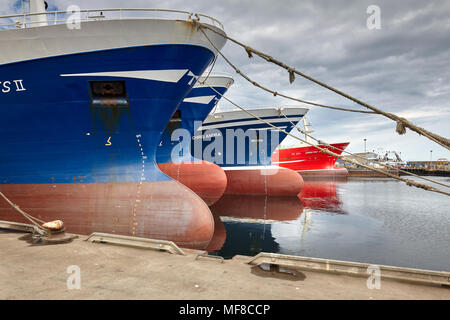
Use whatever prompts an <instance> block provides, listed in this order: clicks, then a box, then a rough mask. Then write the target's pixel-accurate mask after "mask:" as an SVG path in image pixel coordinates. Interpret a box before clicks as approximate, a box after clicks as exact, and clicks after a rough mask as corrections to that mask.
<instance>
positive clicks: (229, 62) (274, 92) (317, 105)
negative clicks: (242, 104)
mask: <svg viewBox="0 0 450 320" xmlns="http://www.w3.org/2000/svg"><path fill="white" fill-rule="evenodd" d="M200 30H201V31H202V32H203V34H204V35H205V37H206V38H207V39H208V41H209V42H210V43H211V45H212V46H213V47H214V49H215V50H216V51H217V52H218V53H219V54H220V56H221V57H222V58H223V59H224V60H225V61H226V62H227V63H228V64H229V65H230V66H231V67H232V68H233V69H234V70H235V71H236V73H238V74H239V75H241V76H242V77H243V78H244V79H246V80H247V81H248V82H250V83H251V84H253V85H254V86H255V87H258V88H260V89H262V90H264V91H267V92H269V93H271V94H273V96H275V97H276V96H280V97H282V98H286V99H289V100H293V101H297V102H301V103H305V104H309V105H312V106H316V107H322V108H327V109H332V110H338V111H347V112H357V113H368V114H376V112H373V111H366V110H355V109H348V108H341V107H335V106H328V105H324V104H320V103H315V102H311V101H307V100H302V99H298V98H294V97H291V96H288V95H285V94H283V93H280V92H277V91H273V90H271V89H268V88H266V87H264V86H262V85H260V84H259V83H257V82H256V81H254V80H252V79H250V78H249V77H248V76H247V75H245V74H244V73H242V71H241V70H239V69H238V68H237V67H236V66H235V65H234V64H233V63H232V62H231V61H230V60H229V59H228V58H227V57H226V56H225V55H224V54H223V53H222V52H221V51H220V50H219V49H218V48H217V47H216V46H215V45H214V43H213V42H212V41H211V40H210V38H209V37H208V36H207V35H206V33H205V32H204V30H203V29H200Z"/></svg>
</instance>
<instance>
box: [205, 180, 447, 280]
mask: <svg viewBox="0 0 450 320" xmlns="http://www.w3.org/2000/svg"><path fill="white" fill-rule="evenodd" d="M432 178H433V179H435V180H438V181H441V182H445V183H447V184H449V183H450V178H445V177H432ZM440 188H445V187H440ZM212 211H213V213H214V215H215V221H216V231H215V235H214V238H213V241H212V242H211V245H210V248H209V251H210V253H211V254H216V255H220V256H223V257H224V258H231V257H233V256H234V255H236V254H241V255H249V256H253V255H256V254H258V253H259V252H273V253H282V254H288V255H298V256H305V257H316V258H328V259H336V260H348V261H356V262H364V263H371V264H381V265H391V266H399V267H408V268H420V269H429V270H438V271H450V202H449V200H448V197H447V196H445V195H441V194H437V193H432V192H427V191H424V190H421V189H417V188H414V187H408V186H407V185H406V184H404V183H402V182H400V181H396V180H393V179H389V178H353V179H352V178H349V179H348V180H344V181H336V180H330V179H328V180H306V181H305V186H304V188H303V190H302V193H301V194H300V197H299V198H291V197H270V198H265V197H252V196H247V197H243V196H228V197H224V198H223V199H221V200H220V201H219V202H218V203H217V204H215V205H214V206H213V207H212Z"/></svg>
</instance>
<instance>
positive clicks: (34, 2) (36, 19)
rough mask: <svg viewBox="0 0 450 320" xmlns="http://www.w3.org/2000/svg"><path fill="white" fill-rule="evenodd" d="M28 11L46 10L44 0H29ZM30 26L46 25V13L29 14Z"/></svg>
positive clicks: (42, 11)
mask: <svg viewBox="0 0 450 320" xmlns="http://www.w3.org/2000/svg"><path fill="white" fill-rule="evenodd" d="M29 1H30V12H29V13H44V12H45V11H46V5H47V4H46V2H45V1H44V0H29ZM30 26H31V27H45V26H48V21H47V15H46V14H39V15H35V16H30Z"/></svg>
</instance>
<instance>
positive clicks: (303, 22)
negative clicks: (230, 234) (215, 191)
mask: <svg viewBox="0 0 450 320" xmlns="http://www.w3.org/2000/svg"><path fill="white" fill-rule="evenodd" d="M14 2H15V1H12V0H0V4H1V6H0V11H1V12H2V13H6V12H8V13H10V12H11V10H13V3H14ZM47 2H48V3H49V5H50V8H51V9H54V8H58V9H66V8H67V7H68V6H69V5H71V4H76V5H79V6H80V7H81V8H83V9H87V8H103V7H108V8H120V7H123V6H124V1H123V0H47ZM370 5H377V6H378V7H379V8H380V17H381V28H380V29H369V28H368V27H367V19H368V18H370V16H371V14H368V13H367V8H368V7H369V6H370ZM126 6H127V7H132V8H140V7H152V8H170V9H180V10H187V11H192V12H200V13H204V14H208V15H211V16H213V17H215V18H217V19H219V20H220V21H221V22H222V23H223V24H224V25H225V29H226V32H227V33H228V35H230V36H231V37H234V38H236V39H238V40H240V41H242V42H245V43H247V44H248V45H250V46H252V47H254V48H256V49H259V50H261V51H263V52H266V53H268V54H270V55H272V56H274V57H276V58H278V59H279V60H282V61H283V62H285V63H286V64H289V65H291V66H294V67H296V68H297V69H298V70H301V71H303V72H305V73H307V74H309V75H311V76H313V77H315V78H317V79H319V80H321V81H324V82H326V83H328V84H330V85H332V86H334V87H336V88H338V89H340V90H342V91H344V92H347V93H350V94H352V95H353V96H355V97H357V98H360V99H362V100H363V101H365V102H368V103H369V104H372V105H374V106H376V107H378V108H381V109H383V110H385V111H388V112H393V113H396V114H398V115H400V116H403V117H406V118H407V119H409V120H411V121H413V122H414V123H416V124H418V125H420V126H422V127H424V128H426V129H428V130H430V131H433V132H435V133H437V134H440V135H443V136H445V137H447V138H448V137H449V136H450V1H446V0H442V1H439V0H435V1H423V0H417V1H416V0H402V1H400V0H399V1H381V0H369V1H365V0H354V1H352V0H314V1H313V0H311V1H309V0H302V1H300V0H279V1H273V0H257V1H256V0H220V1H218V0H192V1H185V0H183V1H181V0H163V1H149V0H128V1H126ZM223 52H224V54H225V55H226V56H227V57H229V58H230V59H231V60H232V61H233V62H234V63H235V64H237V65H238V66H239V68H240V69H241V70H243V71H244V72H245V73H247V74H248V75H249V76H250V77H252V78H253V79H254V80H256V81H257V82H259V83H261V84H263V85H265V86H267V87H271V88H273V89H274V90H276V91H279V92H284V93H287V94H290V95H292V96H295V97H298V98H300V99H305V100H310V101H315V102H318V103H322V104H329V105H337V106H345V107H353V108H358V106H355V105H354V104H353V103H351V102H350V101H348V100H346V99H344V98H342V97H339V96H337V95H336V94H334V93H332V92H328V91H326V90H325V89H323V88H320V87H318V86H317V85H314V84H312V83H310V82H308V81H307V80H304V79H300V78H298V77H297V79H296V81H295V82H294V84H289V81H288V80H289V79H288V75H287V73H286V71H284V70H282V69H279V68H278V67H276V66H273V65H269V64H267V63H266V62H264V61H262V60H261V59H258V58H253V59H248V57H247V54H246V53H245V51H243V50H242V49H241V48H239V47H237V46H235V45H233V44H231V43H228V44H227V45H226V46H225V48H224V49H223ZM215 71H218V72H227V73H232V74H233V71H232V69H231V68H229V67H228V66H227V65H226V63H225V62H224V61H223V60H221V59H219V61H218V62H217V64H216V66H215ZM234 78H235V84H234V86H233V87H232V88H231V89H230V90H229V91H228V94H227V96H228V97H229V98H230V99H232V100H233V101H235V102H236V103H238V104H240V105H242V106H246V107H257V106H283V105H295V104H296V103H295V102H292V101H289V100H284V99H282V98H274V97H273V96H271V95H270V94H269V93H265V92H263V91H261V90H259V89H257V88H254V87H252V86H251V85H250V84H249V83H247V82H246V81H245V80H244V79H243V78H240V77H239V76H238V75H234ZM220 107H221V108H222V109H229V108H232V106H231V105H230V104H229V103H228V102H225V101H222V102H221V104H220ZM308 118H309V121H310V122H311V123H312V125H313V128H314V130H315V132H314V134H313V135H314V136H316V137H318V138H320V139H322V140H325V141H328V142H343V141H349V142H350V146H349V149H348V150H349V151H351V152H362V151H364V142H363V139H367V150H370V151H371V150H375V151H377V152H381V151H386V150H395V151H397V152H401V154H402V157H403V158H404V159H406V160H429V159H430V155H431V153H430V151H431V150H432V151H433V152H432V157H433V160H436V159H437V158H449V159H450V152H449V151H448V150H446V149H445V148H443V147H441V146H439V145H437V144H435V143H433V142H431V141H429V140H428V139H426V138H424V137H420V136H419V135H418V134H416V133H413V132H408V133H407V134H406V135H403V136H399V135H398V134H396V133H395V123H393V122H392V121H391V120H389V119H386V118H383V117H381V116H378V115H365V114H354V113H345V112H339V111H332V110H327V109H320V108H317V107H311V110H310V112H309V114H308Z"/></svg>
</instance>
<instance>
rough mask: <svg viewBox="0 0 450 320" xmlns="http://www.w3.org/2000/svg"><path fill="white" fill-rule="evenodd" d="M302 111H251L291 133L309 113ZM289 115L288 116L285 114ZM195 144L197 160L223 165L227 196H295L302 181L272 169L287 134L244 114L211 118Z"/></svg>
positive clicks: (213, 115)
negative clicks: (273, 157) (273, 154)
mask: <svg viewBox="0 0 450 320" xmlns="http://www.w3.org/2000/svg"><path fill="white" fill-rule="evenodd" d="M307 111H308V110H307V109H303V108H283V109H275V108H265V109H256V110H250V112H251V113H253V114H256V115H257V116H258V117H260V118H261V119H264V120H266V121H268V122H269V123H272V124H274V125H275V126H277V127H278V128H281V129H283V130H284V131H286V132H290V131H291V130H292V129H293V128H294V126H295V124H297V123H298V121H300V120H301V119H302V117H303V116H304V114H305V113H306V112H307ZM285 113H287V114H285ZM197 132H200V134H198V135H197V136H195V137H194V141H193V142H192V145H193V149H194V156H196V157H199V156H202V157H203V158H202V159H204V160H206V161H210V162H213V163H215V164H217V165H220V166H221V167H222V168H223V169H224V171H225V173H226V175H227V188H226V190H225V192H224V193H225V194H249V195H274V196H296V195H297V194H298V193H299V192H300V191H301V188H302V186H303V179H302V177H301V176H300V175H299V174H297V173H296V172H294V171H292V170H289V169H284V168H283V169H282V168H279V167H277V166H274V165H272V153H273V152H274V150H275V149H276V148H277V147H278V145H279V144H280V143H281V142H282V141H283V140H284V139H285V138H286V136H287V134H286V133H284V132H282V131H278V130H277V129H275V128H273V127H271V126H269V125H268V124H266V123H264V122H262V121H260V120H258V119H256V118H254V117H252V116H250V115H249V114H247V113H245V112H243V111H229V112H220V113H216V114H212V115H209V116H208V118H207V119H206V121H204V122H203V126H202V127H201V128H199V129H198V131H197Z"/></svg>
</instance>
